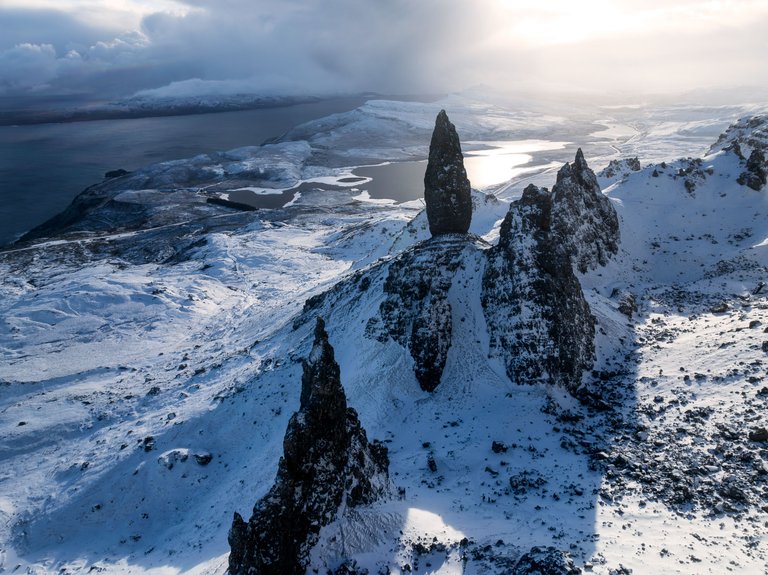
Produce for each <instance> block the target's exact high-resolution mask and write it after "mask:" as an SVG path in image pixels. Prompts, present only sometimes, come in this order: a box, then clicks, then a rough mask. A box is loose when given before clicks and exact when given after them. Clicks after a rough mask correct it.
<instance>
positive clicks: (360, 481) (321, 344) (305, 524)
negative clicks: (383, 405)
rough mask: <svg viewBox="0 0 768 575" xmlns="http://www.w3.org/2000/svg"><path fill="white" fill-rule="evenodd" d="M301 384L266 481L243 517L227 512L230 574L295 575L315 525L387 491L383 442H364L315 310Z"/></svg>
mask: <svg viewBox="0 0 768 575" xmlns="http://www.w3.org/2000/svg"><path fill="white" fill-rule="evenodd" d="M301 386H302V387H301V407H300V409H299V411H298V412H296V413H294V414H293V416H292V417H291V419H290V422H289V423H288V429H287V430H286V433H285V439H284V442H283V457H282V458H281V459H280V463H279V464H278V470H277V477H276V479H275V483H274V485H273V487H272V489H270V491H269V493H267V495H265V496H264V497H263V498H262V499H261V500H260V501H259V502H258V503H256V506H255V507H254V510H253V516H252V517H251V519H250V520H249V521H248V522H247V523H246V522H245V521H244V520H243V518H242V517H241V516H240V515H239V514H238V513H235V516H234V520H233V522H232V527H231V529H230V531H229V544H230V547H231V553H230V556H229V573H230V574H231V575H241V574H246V573H248V574H251V575H303V574H304V572H305V570H306V567H307V564H308V562H309V553H310V550H311V549H312V547H313V546H314V545H315V544H316V542H317V541H318V537H319V533H320V530H321V528H322V527H324V526H326V525H328V524H330V523H332V522H333V521H334V520H335V519H336V518H337V516H338V515H339V513H341V511H340V510H342V509H344V508H345V507H355V506H359V505H365V504H369V503H372V502H373V501H375V500H377V499H379V498H382V497H384V496H386V495H387V494H388V493H389V489H390V486H389V476H388V467H389V459H388V455H387V448H386V447H385V446H384V445H383V444H381V443H378V442H376V441H374V442H372V443H369V442H368V439H367V437H366V434H365V431H364V430H363V429H362V427H361V426H360V421H359V420H358V417H357V413H356V412H355V410H354V409H352V408H349V407H347V400H346V396H345V394H344V389H343V388H342V386H341V381H340V373H339V365H338V364H337V363H336V361H335V359H334V352H333V348H332V347H331V345H330V343H329V342H328V334H327V333H326V331H325V324H324V322H323V320H322V319H320V318H318V319H317V325H316V327H315V341H314V345H313V347H312V351H311V353H310V355H309V359H308V360H307V361H305V362H304V374H303V376H302V380H301Z"/></svg>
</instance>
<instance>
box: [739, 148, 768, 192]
mask: <svg viewBox="0 0 768 575" xmlns="http://www.w3.org/2000/svg"><path fill="white" fill-rule="evenodd" d="M746 167H747V169H746V170H745V171H744V172H742V173H741V174H740V175H739V177H738V178H737V179H736V181H737V182H738V183H740V184H741V185H742V186H749V187H750V188H752V189H753V190H755V191H756V192H759V191H760V190H762V189H763V187H765V184H766V181H768V167H767V166H766V163H765V154H764V153H763V150H762V149H761V148H754V149H753V150H752V153H751V154H750V155H749V159H748V160H747V166H746Z"/></svg>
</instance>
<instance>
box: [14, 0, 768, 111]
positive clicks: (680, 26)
mask: <svg viewBox="0 0 768 575" xmlns="http://www.w3.org/2000/svg"><path fill="white" fill-rule="evenodd" d="M766 30H768V0H731V1H728V0H580V1H573V0H472V1H470V0H417V1H414V0H323V1H317V0H0V31H2V33H1V34H0V96H4V97H5V98H6V101H7V100H8V99H11V100H13V99H14V98H18V99H22V100H23V99H24V98H32V97H44V96H77V97H83V98H86V99H120V98H125V97H129V96H132V95H135V94H140V95H143V96H158V97H163V96H196V95H208V94H229V93H259V94H261V93H263V94H317V95H323V94H341V93H358V92H379V93H383V94H438V93H446V92H452V91H459V90H463V89H466V88H469V87H472V86H476V85H486V86H491V87H493V88H494V89H496V90H498V91H509V92H514V91H525V92H530V91H534V92H535V91H544V92H561V93H600V92H606V91H610V92H618V93H630V94H646V93H647V94H656V93H675V92H684V91H689V90H697V89H727V90H728V89H734V88H739V87H742V86H749V87H758V88H768V66H766V64H765V58H766V56H768V34H767V33H766V32H765V31H766Z"/></svg>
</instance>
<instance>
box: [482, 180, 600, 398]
mask: <svg viewBox="0 0 768 575" xmlns="http://www.w3.org/2000/svg"><path fill="white" fill-rule="evenodd" d="M567 177H571V176H570V175H568V176H567ZM561 193H562V191H561ZM555 201H556V200H555V196H554V193H552V194H550V193H549V192H548V191H547V190H546V189H539V188H537V187H536V186H534V185H530V186H528V187H527V188H526V189H525V191H524V192H523V196H522V198H521V199H520V200H518V201H516V202H514V203H513V204H512V205H511V206H510V209H509V212H508V213H507V216H506V217H505V218H504V221H503V222H502V224H501V229H500V232H499V243H498V244H497V245H496V246H494V247H493V248H491V249H490V250H488V252H487V254H488V264H487V266H486V269H485V273H484V275H483V291H482V295H481V302H482V305H483V311H484V314H485V319H486V322H487V325H488V331H489V335H490V349H489V355H490V356H491V357H499V358H501V359H502V360H503V362H504V364H505V366H506V371H507V375H508V376H509V378H510V379H512V381H516V382H518V383H533V382H537V381H543V382H546V383H556V384H560V385H563V386H564V387H566V388H567V389H568V390H569V391H570V392H571V393H573V394H574V395H579V393H580V391H579V385H580V381H581V375H582V373H583V372H584V370H587V369H589V368H591V366H592V363H593V361H594V355H595V352H594V335H595V325H594V318H593V317H592V314H591V312H590V309H589V305H588V304H587V301H586V300H585V299H584V294H583V293H582V290H581V285H580V283H579V280H578V278H577V277H576V275H575V273H574V271H573V268H572V267H571V262H570V258H571V256H572V254H574V253H578V252H576V251H575V250H573V249H562V248H563V246H562V241H563V239H564V238H563V237H562V236H561V235H560V232H559V230H558V228H556V224H555V218H556V217H557V214H556V213H555V209H556V205H555ZM561 215H562V214H561ZM590 217H591V216H590Z"/></svg>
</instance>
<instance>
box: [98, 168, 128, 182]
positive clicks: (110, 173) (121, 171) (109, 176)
mask: <svg viewBox="0 0 768 575" xmlns="http://www.w3.org/2000/svg"><path fill="white" fill-rule="evenodd" d="M130 173H131V172H129V171H128V170H124V169H122V168H119V169H117V170H110V171H108V172H106V173H105V174H104V179H105V180H111V179H112V178H121V177H123V176H127V175H128V174H130Z"/></svg>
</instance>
